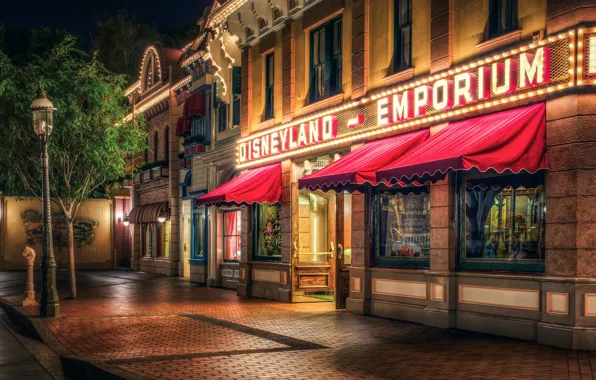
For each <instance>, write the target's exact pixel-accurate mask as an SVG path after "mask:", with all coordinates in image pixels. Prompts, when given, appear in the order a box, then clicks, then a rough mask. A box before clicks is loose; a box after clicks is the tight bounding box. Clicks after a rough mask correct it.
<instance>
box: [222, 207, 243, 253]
mask: <svg viewBox="0 0 596 380" xmlns="http://www.w3.org/2000/svg"><path fill="white" fill-rule="evenodd" d="M241 231H242V212H241V211H240V210H233V211H224V212H223V232H224V233H223V240H224V241H223V244H224V257H223V258H224V261H238V260H239V259H240V255H241Z"/></svg>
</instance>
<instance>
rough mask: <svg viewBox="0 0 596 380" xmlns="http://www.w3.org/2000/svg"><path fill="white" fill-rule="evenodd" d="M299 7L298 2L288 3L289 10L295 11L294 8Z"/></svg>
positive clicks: (291, 1)
mask: <svg viewBox="0 0 596 380" xmlns="http://www.w3.org/2000/svg"><path fill="white" fill-rule="evenodd" d="M297 7H298V0H289V1H288V10H290V11H291V10H293V9H294V8H297Z"/></svg>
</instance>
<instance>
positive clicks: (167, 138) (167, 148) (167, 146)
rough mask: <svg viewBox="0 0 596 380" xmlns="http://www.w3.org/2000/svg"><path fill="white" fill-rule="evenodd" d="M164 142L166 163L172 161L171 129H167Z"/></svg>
mask: <svg viewBox="0 0 596 380" xmlns="http://www.w3.org/2000/svg"><path fill="white" fill-rule="evenodd" d="M163 137H164V139H163V141H164V146H165V149H166V158H165V160H166V161H169V160H170V128H169V127H166V130H165V131H164V133H163Z"/></svg>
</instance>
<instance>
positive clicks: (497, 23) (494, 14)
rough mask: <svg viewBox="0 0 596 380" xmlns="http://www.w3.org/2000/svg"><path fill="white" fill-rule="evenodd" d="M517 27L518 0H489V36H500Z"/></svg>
mask: <svg viewBox="0 0 596 380" xmlns="http://www.w3.org/2000/svg"><path fill="white" fill-rule="evenodd" d="M517 28H518V25H517V0H489V8H488V38H495V37H498V36H500V35H502V34H505V33H508V32H512V31H514V30H516V29H517Z"/></svg>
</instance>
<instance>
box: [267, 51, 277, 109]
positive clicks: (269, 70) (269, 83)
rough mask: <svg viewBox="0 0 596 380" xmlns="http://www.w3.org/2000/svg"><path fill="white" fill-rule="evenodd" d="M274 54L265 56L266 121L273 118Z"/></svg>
mask: <svg viewBox="0 0 596 380" xmlns="http://www.w3.org/2000/svg"><path fill="white" fill-rule="evenodd" d="M274 63H275V60H274V56H273V53H269V54H267V55H266V56H265V120H269V119H271V118H273V116H274V115H273V83H274V75H273V74H274V67H275V65H274Z"/></svg>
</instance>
